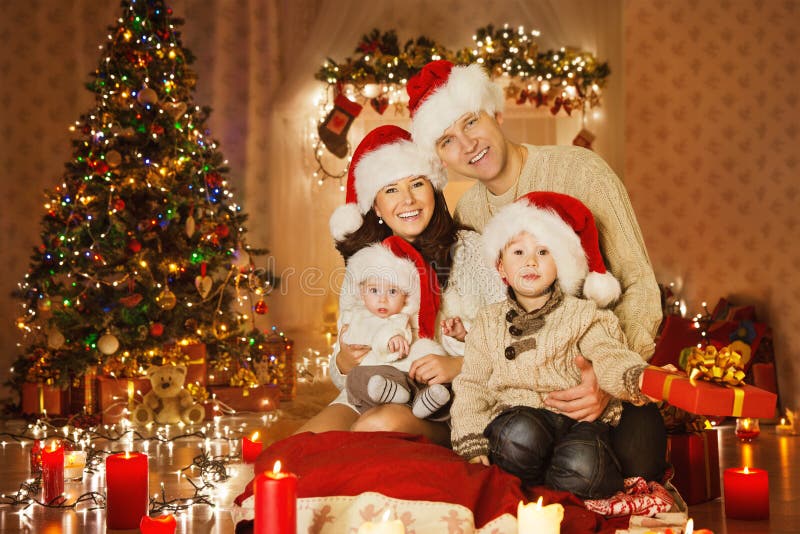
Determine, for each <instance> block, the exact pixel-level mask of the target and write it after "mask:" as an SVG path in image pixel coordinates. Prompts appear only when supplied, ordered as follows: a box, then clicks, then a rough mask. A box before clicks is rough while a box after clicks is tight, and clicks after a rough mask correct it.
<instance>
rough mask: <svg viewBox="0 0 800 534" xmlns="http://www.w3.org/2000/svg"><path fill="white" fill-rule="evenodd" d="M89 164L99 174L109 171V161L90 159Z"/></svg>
mask: <svg viewBox="0 0 800 534" xmlns="http://www.w3.org/2000/svg"><path fill="white" fill-rule="evenodd" d="M89 166H90V167H91V168H92V170H93V171H94V172H95V173H97V174H105V173H107V172H108V163H106V162H105V161H103V160H96V161H90V162H89Z"/></svg>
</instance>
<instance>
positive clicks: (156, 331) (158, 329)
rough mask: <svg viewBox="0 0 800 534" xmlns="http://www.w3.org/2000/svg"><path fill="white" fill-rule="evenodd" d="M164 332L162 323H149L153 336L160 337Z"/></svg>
mask: <svg viewBox="0 0 800 534" xmlns="http://www.w3.org/2000/svg"><path fill="white" fill-rule="evenodd" d="M163 333H164V325H163V324H161V323H153V324H151V325H150V335H151V336H153V337H160V336H161V334H163Z"/></svg>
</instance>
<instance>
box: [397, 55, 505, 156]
mask: <svg viewBox="0 0 800 534" xmlns="http://www.w3.org/2000/svg"><path fill="white" fill-rule="evenodd" d="M504 104H505V97H504V95H503V90H502V89H501V88H500V86H499V85H497V84H496V83H494V82H492V80H491V79H489V76H488V75H487V74H486V72H485V71H484V69H483V67H482V66H481V65H479V64H477V63H473V64H472V65H467V66H455V67H453V68H452V70H451V71H450V75H449V76H448V78H447V83H445V84H443V85H442V86H441V87H439V88H438V89H436V90H435V91H434V92H433V93H432V94H431V95H430V96H428V97H427V98H426V99H425V100H424V101H423V102H421V103H420V105H419V108H418V109H417V110H416V112H415V113H414V117H413V120H412V121H411V136H412V138H413V139H414V142H415V143H416V144H418V145H419V146H420V148H421V149H422V150H423V151H424V152H425V153H427V154H430V155H432V156H433V157H434V158H436V159H438V156H437V155H436V140H437V139H439V137H441V136H442V133H444V131H445V130H446V129H447V128H448V127H450V125H451V124H453V123H454V122H456V120H458V119H459V117H461V116H462V115H463V114H464V113H470V112H472V113H477V112H478V111H485V112H486V113H488V114H489V115H494V114H495V113H498V112H502V111H503V105H504Z"/></svg>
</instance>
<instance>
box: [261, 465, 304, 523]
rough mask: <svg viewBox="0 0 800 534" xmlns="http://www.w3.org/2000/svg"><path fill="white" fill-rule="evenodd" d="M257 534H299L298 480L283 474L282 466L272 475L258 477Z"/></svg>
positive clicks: (264, 473) (270, 472)
mask: <svg viewBox="0 0 800 534" xmlns="http://www.w3.org/2000/svg"><path fill="white" fill-rule="evenodd" d="M253 498H254V500H255V513H256V517H255V523H254V525H253V527H254V530H253V533H254V534H297V477H296V476H295V475H294V474H292V473H282V472H281V462H280V461H277V462H275V466H274V467H273V468H272V471H265V472H263V473H259V474H258V475H256V479H255V483H254V485H253Z"/></svg>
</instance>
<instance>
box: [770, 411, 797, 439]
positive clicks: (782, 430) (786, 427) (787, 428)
mask: <svg viewBox="0 0 800 534" xmlns="http://www.w3.org/2000/svg"><path fill="white" fill-rule="evenodd" d="M796 415H797V414H796V413H795V412H793V411H792V410H789V409H787V410H786V417H781V422H780V424H778V425H776V426H775V433H776V434H778V435H782V436H795V435H797V434H798V430H799V429H797V428H795V424H794V421H795V416H796Z"/></svg>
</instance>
